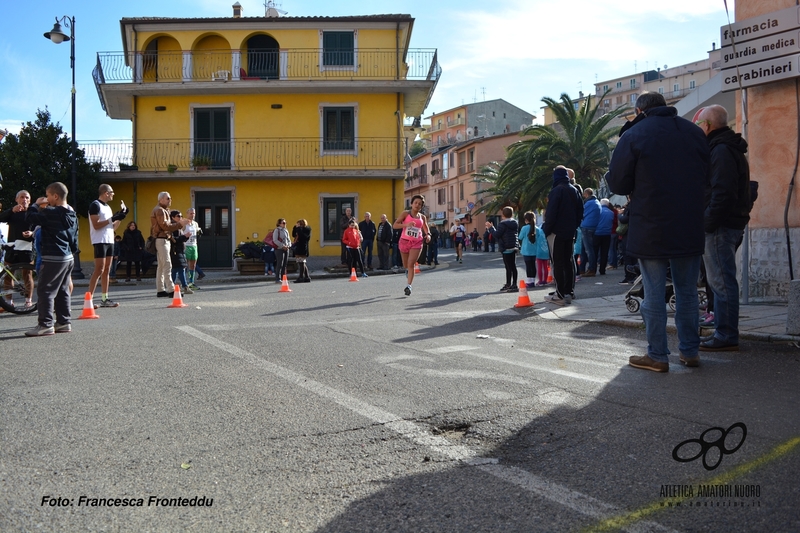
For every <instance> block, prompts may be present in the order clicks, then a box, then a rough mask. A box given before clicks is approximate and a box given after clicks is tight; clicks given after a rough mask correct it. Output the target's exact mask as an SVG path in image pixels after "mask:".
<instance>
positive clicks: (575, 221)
mask: <svg viewBox="0 0 800 533" xmlns="http://www.w3.org/2000/svg"><path fill="white" fill-rule="evenodd" d="M582 219H583V201H582V199H581V196H580V193H579V192H578V190H577V189H576V188H575V187H573V186H572V185H570V183H569V175H568V174H567V169H566V168H565V167H564V166H563V165H558V166H557V167H556V168H555V170H554V171H553V188H552V190H551V191H550V194H548V195H547V209H546V210H545V212H544V224H542V231H544V235H545V237H546V238H547V245H548V246H549V247H550V259H551V260H552V261H553V279H554V280H555V282H556V290H555V292H554V293H553V294H550V295H548V296H546V297H545V300H547V301H549V302H551V303H554V304H556V305H564V304H568V303H571V302H572V298H573V297H574V295H575V261H574V259H573V255H572V253H573V249H574V243H575V231H576V230H577V229H578V226H580V225H581V220H582Z"/></svg>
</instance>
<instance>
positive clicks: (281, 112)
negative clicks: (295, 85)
mask: <svg viewBox="0 0 800 533" xmlns="http://www.w3.org/2000/svg"><path fill="white" fill-rule="evenodd" d="M323 103H324V104H327V105H333V106H336V105H345V104H348V105H351V104H355V105H357V106H358V111H357V113H358V115H357V119H356V131H357V133H358V137H373V138H375V137H381V138H395V137H397V118H396V115H395V111H397V110H398V108H397V105H398V104H397V96H396V95H394V94H242V95H225V96H213V95H195V96H140V97H138V98H137V104H136V107H137V109H136V119H137V120H136V138H137V139H139V140H147V139H189V138H190V137H191V136H192V132H191V129H190V128H191V121H190V115H189V113H190V109H191V106H192V105H203V106H213V105H219V106H220V107H226V106H229V105H233V106H234V108H233V109H234V111H233V112H234V115H233V131H232V136H233V137H234V138H256V137H258V138H285V137H316V138H318V137H319V136H320V130H321V114H320V109H319V107H320V105H321V104H323ZM272 104H280V105H281V106H282V108H281V109H272V107H271V106H272ZM156 106H165V107H166V108H167V109H166V111H156V110H155V108H156ZM402 106H403V98H402V95H401V98H400V108H401V109H402Z"/></svg>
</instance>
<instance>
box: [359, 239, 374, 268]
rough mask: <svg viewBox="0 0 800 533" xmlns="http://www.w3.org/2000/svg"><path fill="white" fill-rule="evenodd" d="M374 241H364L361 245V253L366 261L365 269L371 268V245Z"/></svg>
mask: <svg viewBox="0 0 800 533" xmlns="http://www.w3.org/2000/svg"><path fill="white" fill-rule="evenodd" d="M374 242H375V241H369V242H367V241H364V242H362V243H361V253H362V254H363V257H364V260H365V261H366V267H367V268H372V245H373V244H374Z"/></svg>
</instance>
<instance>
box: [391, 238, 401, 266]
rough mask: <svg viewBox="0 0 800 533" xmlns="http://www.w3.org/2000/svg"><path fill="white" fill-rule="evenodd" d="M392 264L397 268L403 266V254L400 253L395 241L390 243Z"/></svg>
mask: <svg viewBox="0 0 800 533" xmlns="http://www.w3.org/2000/svg"><path fill="white" fill-rule="evenodd" d="M392 266H396V267H398V268H400V267H402V266H403V256H402V255H400V245H399V244H398V243H396V242H394V243H392Z"/></svg>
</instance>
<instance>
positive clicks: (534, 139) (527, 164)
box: [483, 93, 627, 211]
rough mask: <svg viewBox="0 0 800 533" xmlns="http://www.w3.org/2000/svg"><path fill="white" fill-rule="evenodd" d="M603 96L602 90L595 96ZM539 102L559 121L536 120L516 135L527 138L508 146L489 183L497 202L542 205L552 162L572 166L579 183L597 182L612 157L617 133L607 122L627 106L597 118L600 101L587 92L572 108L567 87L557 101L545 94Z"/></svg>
mask: <svg viewBox="0 0 800 533" xmlns="http://www.w3.org/2000/svg"><path fill="white" fill-rule="evenodd" d="M606 94H607V93H606ZM604 97H605V94H604V95H603V96H602V97H600V98H597V99H596V101H597V102H600V101H602V100H603V98H604ZM542 102H544V103H545V104H546V105H547V107H548V108H550V109H551V110H552V112H553V114H554V115H555V116H556V118H557V120H558V122H557V125H556V126H542V125H535V126H531V127H530V128H527V129H526V130H524V131H523V132H522V133H521V134H520V135H521V136H524V137H527V138H526V139H523V140H521V141H517V142H516V143H514V144H512V145H511V146H510V147H509V148H508V157H507V158H506V161H505V163H503V165H502V166H501V167H500V169H499V171H498V172H497V177H496V180H495V182H494V186H493V187H492V188H491V189H492V190H493V192H495V193H496V194H497V200H498V202H500V201H505V202H506V203H505V204H503V205H515V206H516V207H518V208H519V209H520V211H522V210H527V209H536V208H541V207H543V206H544V203H545V200H546V198H547V194H548V192H549V191H550V187H551V185H552V181H551V178H552V175H553V168H554V167H555V166H556V165H564V166H566V167H569V168H571V169H573V170H574V171H575V179H576V181H577V182H578V183H579V184H581V185H582V186H584V187H594V188H596V187H597V185H598V183H599V182H600V179H601V178H602V176H603V174H604V173H605V171H606V169H607V168H608V162H609V160H610V159H611V148H612V145H611V142H610V141H611V138H612V137H614V136H615V135H616V134H617V130H616V128H609V127H608V126H609V124H610V122H611V121H612V120H613V119H615V118H616V117H618V116H620V115H622V114H623V113H625V112H626V111H627V107H620V108H617V109H615V110H613V111H611V112H610V113H607V114H605V115H603V116H601V117H597V118H595V117H596V116H597V108H598V104H595V105H591V103H590V99H589V98H586V99H585V100H584V101H583V104H582V105H580V106H579V107H578V109H576V108H575V106H574V105H573V103H572V99H571V98H570V97H569V95H567V94H566V93H565V94H562V95H561V99H560V101H557V100H554V99H552V98H547V97H545V98H543V99H542ZM495 203H497V202H491V203H490V204H487V205H486V206H484V209H483V210H484V211H488V210H489V209H488V206H489V205H491V204H495Z"/></svg>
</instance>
